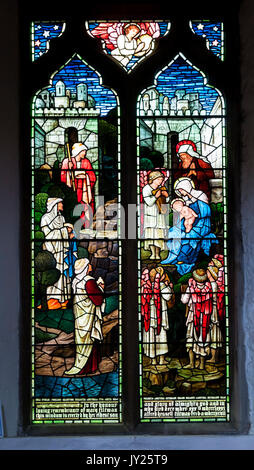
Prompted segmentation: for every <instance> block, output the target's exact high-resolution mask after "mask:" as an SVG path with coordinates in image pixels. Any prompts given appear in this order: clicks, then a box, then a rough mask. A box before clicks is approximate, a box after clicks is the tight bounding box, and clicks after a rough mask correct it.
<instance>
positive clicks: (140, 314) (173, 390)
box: [31, 16, 231, 429]
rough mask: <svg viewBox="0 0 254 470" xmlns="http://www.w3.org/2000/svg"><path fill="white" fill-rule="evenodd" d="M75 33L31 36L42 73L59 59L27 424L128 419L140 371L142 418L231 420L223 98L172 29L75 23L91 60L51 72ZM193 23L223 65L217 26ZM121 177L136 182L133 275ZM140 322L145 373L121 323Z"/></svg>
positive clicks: (38, 206) (61, 27)
mask: <svg viewBox="0 0 254 470" xmlns="http://www.w3.org/2000/svg"><path fill="white" fill-rule="evenodd" d="M88 17H89V18H91V17H90V16H88ZM67 26H68V21H67V20H66V22H65V21H55V22H50V21H48V22H46V21H45V22H38V21H36V22H33V23H32V25H31V32H32V35H31V43H32V48H31V49H32V62H34V64H33V66H35V67H34V69H35V68H36V67H38V66H39V64H40V62H42V61H43V60H44V59H46V58H47V57H50V60H49V63H50V67H49V70H50V72H49V73H48V75H47V81H46V82H45V83H44V86H38V88H37V91H36V93H35V94H34V96H33V100H32V116H31V117H32V136H31V178H32V194H31V206H32V227H31V228H32V237H31V249H32V276H31V292H32V423H33V424H43V425H45V424H66V423H68V424H70V423H74V424H78V423H80V424H86V423H87V424H110V423H118V424H119V423H124V424H125V420H124V416H125V418H126V416H128V406H129V401H130V398H129V397H130V395H129V392H130V383H131V380H130V379H129V376H130V375H131V374H132V367H133V370H134V372H133V375H135V377H134V382H133V383H135V380H136V384H137V383H139V387H138V386H137V387H136V390H135V391H134V393H133V395H134V394H135V393H136V397H138V399H137V401H138V400H139V409H137V410H136V411H137V413H138V416H139V418H138V420H139V422H141V423H149V424H151V426H152V425H153V423H179V422H228V421H230V413H231V410H230V407H229V403H230V387H229V385H230V375H229V366H230V361H229V320H228V315H229V314H228V232H227V213H228V202H227V181H228V180H227V176H228V167H227V164H228V161H227V145H226V105H225V96H224V91H225V90H224V89H223V91H221V90H220V89H219V87H218V88H217V87H216V85H215V83H216V80H214V78H213V80H211V82H210V77H209V74H208V73H207V67H206V64H204V69H203V68H202V67H201V65H200V63H199V66H197V64H196V62H195V54H194V57H193V56H191V57H189V56H188V55H187V54H184V53H183V52H181V51H180V50H178V46H177V44H175V43H174V44H172V43H171V42H170V35H171V22H170V21H168V20H167V21H166V20H153V21H147V22H145V21H142V19H139V20H138V21H134V20H120V19H118V20H116V21H112V22H109V21H106V20H105V19H104V20H102V21H99V20H98V19H97V20H93V21H91V20H90V19H89V20H87V21H85V20H84V21H83V20H82V31H81V32H80V35H79V36H78V34H77V36H76V37H75V41H81V37H82V38H83V40H84V41H87V42H86V44H90V45H91V43H92V44H94V49H93V51H92V52H91V51H88V50H87V49H86V47H85V46H84V44H83V43H82V44H81V45H80V47H79V44H78V47H76V48H74V51H75V52H73V54H72V55H71V54H70V56H68V58H67V56H65V59H64V61H63V63H61V64H60V65H59V64H58V65H57V66H56V67H55V69H54V72H53V71H52V64H55V62H54V61H53V60H52V56H50V53H51V50H52V49H54V48H53V47H52V48H51V47H50V40H51V39H56V42H55V44H57V43H60V42H61V41H62V46H63V45H66V43H67V41H68V40H69V39H68V38H70V37H71V33H72V30H71V28H70V29H69V30H68V27H67ZM79 26H81V20H80V25H79ZM172 26H173V22H172ZM72 27H73V25H72ZM185 28H186V30H185V34H186V36H187V33H188V35H189V36H188V37H192V38H193V44H194V43H195V45H196V44H197V43H198V44H199V43H200V47H201V49H202V50H204V49H205V48H204V47H203V48H202V42H201V38H203V40H204V41H205V44H206V47H207V49H209V50H210V51H211V52H212V53H213V54H214V55H216V56H217V57H218V58H219V59H221V60H219V59H218V60H217V62H218V63H219V64H220V66H222V65H223V63H222V61H223V60H224V24H223V22H212V21H208V20H202V21H201V20H199V21H196V20H192V21H189V20H188V22H186V25H185ZM172 29H173V28H172ZM67 30H68V31H67ZM191 30H192V32H191ZM186 31H187V33H186ZM66 34H67V39H66ZM68 34H69V36H68ZM173 34H175V33H174V32H173ZM194 35H196V36H201V38H200V41H199V39H196V38H195V36H194ZM173 37H176V36H173ZM77 38H79V39H77ZM163 41H165V42H164V43H163ZM81 42H82V41H81ZM162 44H164V47H163V54H160V55H159V54H158V55H157V52H158V51H160V45H162ZM97 45H98V46H99V47H97ZM92 47H93V46H91V48H92ZM167 47H168V48H169V53H168V56H167ZM70 50H71V47H70ZM101 50H102V51H103V53H102V52H101ZM95 51H96V52H95ZM172 51H174V52H173V53H172ZM175 51H177V53H176V52H175ZM205 52H206V53H207V57H208V58H209V59H212V60H213V63H214V61H215V58H214V57H213V55H212V54H210V52H208V50H206V49H205ZM45 53H47V56H46V58H45V57H44V58H43V59H42V61H40V57H41V56H42V55H44V54H45ZM86 53H87V55H86ZM68 54H69V52H68ZM93 54H94V55H95V57H96V58H95V60H94V57H93ZM96 54H97V56H96ZM165 54H166V55H165ZM106 55H107V56H109V57H110V59H112V60H114V62H115V63H116V64H117V65H119V67H115V66H114V64H113V62H112V61H111V60H110V59H107V58H106V57H105V56H106ZM158 56H159V59H158ZM162 56H163V57H162ZM55 57H56V56H53V59H54V58H55ZM97 57H98V60H97ZM90 59H91V62H90ZM153 59H155V60H154V61H153ZM93 60H94V61H93ZM100 60H101V63H100ZM149 61H151V62H150V64H152V68H151V70H152V71H151V73H150V69H149ZM94 64H98V68H97V66H96V65H94ZM101 64H102V65H101ZM111 66H113V69H114V70H115V74H112V76H111ZM143 66H144V67H145V68H143V70H146V71H148V72H149V73H148V74H147V75H146V76H145V74H143V70H142V67H143ZM139 67H140V68H139ZM156 67H157V68H156ZM134 68H135V72H134V73H133V74H130V72H132V71H133V69H134ZM37 70H38V69H37ZM122 70H124V71H126V72H127V73H123V72H122ZM139 70H140V73H139ZM117 73H119V76H118V75H117ZM104 74H105V77H106V79H105V81H104ZM135 74H136V80H137V82H138V85H137V86H134V88H135V91H133V88H132V87H133V85H135ZM35 75H36V74H35ZM119 77H124V78H123V80H122V82H121V79H119ZM133 77H134V78H133ZM132 78H133V80H132ZM111 86H112V87H111ZM34 89H36V87H35V88H34ZM129 98H130V107H128V109H129V110H130V109H131V106H132V105H133V108H132V109H133V115H132V114H131V113H130V114H128V113H127V114H126V104H127V101H128V100H129ZM121 100H122V101H121ZM135 110H136V112H135ZM126 116H128V118H127V119H126ZM128 119H129V122H127V121H128ZM122 123H124V126H123V125H122ZM134 128H135V131H136V135H135V132H134V133H132V131H133V129H134ZM120 137H121V138H120ZM133 142H134V144H133ZM128 146H129V147H128ZM126 147H128V148H129V153H128V151H127V152H125V149H126ZM130 149H132V154H131V155H130ZM133 150H134V152H135V151H137V158H136V154H135V153H133ZM123 155H124V156H126V155H127V156H128V158H129V159H130V162H129V163H128V165H127V166H126V161H124V157H123ZM123 168H124V169H126V168H128V169H130V168H131V169H132V171H133V170H134V172H135V174H134V176H135V178H136V171H137V178H136V183H137V194H136V186H135V188H134V189H135V191H134V196H135V197H136V195H137V199H136V202H137V204H136V206H135V210H136V209H137V220H136V217H135V223H136V222H137V248H138V249H137V251H136V252H135V253H134V258H133V271H132V272H129V271H127V270H126V271H125V268H126V266H127V264H128V263H130V261H128V263H127V262H126V259H125V258H124V256H125V257H126V256H127V255H128V253H132V255H133V252H132V251H130V250H129V251H128V246H130V245H128V244H129V240H128V239H127V240H126V239H124V238H125V236H127V232H128V227H127V230H126V234H125V233H123V225H124V221H125V214H124V217H123V214H122V209H123V208H122V206H121V203H122V198H123V199H124V201H127V204H126V208H127V205H128V201H129V193H131V192H132V189H133V188H131V187H130V180H131V179H130V178H129V176H130V175H129V174H128V175H127V174H125V173H124V171H123ZM127 179H128V184H126V186H125V181H127ZM132 181H133V180H132ZM133 187H134V185H133ZM126 193H127V194H126ZM128 210H129V208H128ZM135 216H136V214H135ZM128 217H129V214H128ZM127 219H128V218H127ZM127 219H126V220H127ZM128 220H130V219H128ZM135 243H136V241H135ZM125 248H126V252H127V255H126V253H125V252H124V249H125ZM135 249H136V248H135ZM123 260H124V261H123ZM128 266H129V264H128ZM136 267H137V270H136V272H135V273H134V271H135V269H136ZM135 275H136V276H137V283H136V285H135V286H134V289H133V292H131V296H133V299H134V300H135V301H136V304H135V305H136V307H135V308H134V309H133V311H132V312H130V308H129V307H128V305H125V304H124V302H123V298H124V299H125V302H126V303H128V298H127V296H126V292H127V293H130V290H129V289H130V288H129V286H128V282H129V279H131V278H132V277H135ZM135 282H136V281H135ZM132 285H133V284H132ZM126 286H127V287H126ZM133 299H132V301H133ZM123 304H124V305H123ZM132 305H133V302H132ZM123 312H124V313H123ZM133 318H135V319H136V324H135V325H136V326H137V328H136V327H135V328H133V335H134V337H135V334H136V339H137V341H136V344H135V345H134V346H135V347H136V349H137V356H136V364H135V366H136V365H138V369H137V368H135V369H134V366H133V364H132V363H130V362H131V361H129V356H128V351H129V350H128V347H129V346H128V345H127V342H128V335H127V334H126V332H125V331H124V328H123V325H124V324H125V326H126V324H127V323H128V328H129V331H130V326H129V325H130V322H131V321H133ZM134 330H136V331H134ZM124 364H125V368H124ZM124 374H125V375H124ZM124 376H125V377H128V384H127V385H126V383H125V381H124V379H123V377H124ZM132 392H133V391H132ZM133 395H132V396H133ZM123 397H124V398H123ZM124 399H125V401H124ZM128 400H129V401H128ZM136 405H137V402H136ZM136 405H135V404H134V405H133V408H134V407H135V406H136ZM124 413H125V415H124ZM149 429H151V428H149Z"/></svg>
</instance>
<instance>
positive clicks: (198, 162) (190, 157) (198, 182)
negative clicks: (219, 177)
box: [174, 140, 214, 201]
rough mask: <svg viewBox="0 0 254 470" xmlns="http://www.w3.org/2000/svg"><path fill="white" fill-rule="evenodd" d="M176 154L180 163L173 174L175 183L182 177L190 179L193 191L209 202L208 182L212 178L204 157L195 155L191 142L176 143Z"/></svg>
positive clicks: (195, 148)
mask: <svg viewBox="0 0 254 470" xmlns="http://www.w3.org/2000/svg"><path fill="white" fill-rule="evenodd" d="M176 153H177V155H178V156H179V158H180V162H179V166H178V170H176V171H175V172H174V179H175V181H176V180H177V179H178V178H181V177H183V176H187V177H188V178H191V179H192V181H193V182H194V184H195V189H199V190H200V191H203V192H204V193H205V194H206V195H207V197H208V199H209V201H210V199H211V191H210V185H209V180H210V179H212V178H214V171H213V169H212V167H211V164H210V163H209V162H208V160H207V159H206V158H205V157H201V156H200V155H199V154H198V153H197V147H196V145H195V144H194V142H192V140H181V141H180V142H178V144H177V146H176Z"/></svg>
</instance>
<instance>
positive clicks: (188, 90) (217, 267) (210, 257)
mask: <svg viewBox="0 0 254 470" xmlns="http://www.w3.org/2000/svg"><path fill="white" fill-rule="evenodd" d="M138 136H139V137H138V204H139V294H140V296H139V299H140V302H139V314H140V317H139V318H140V334H141V337H142V342H141V350H140V351H141V352H140V365H141V370H142V386H141V389H140V393H141V403H142V405H141V419H142V421H144V422H146V421H149V422H150V421H179V420H180V421H196V420H198V421H200V420H201V421H206V420H207V421H223V420H224V421H227V420H228V419H229V408H228V399H229V376H228V369H227V364H228V361H229V357H228V341H229V337H228V317H227V225H226V221H227V199H226V182H227V165H226V158H225V106H224V100H223V97H222V95H221V93H220V92H219V91H218V90H217V89H215V88H213V87H211V86H209V85H208V83H207V80H206V77H205V76H204V74H203V73H202V72H201V71H200V70H198V69H196V68H195V67H194V66H193V65H192V64H191V63H190V62H189V61H188V60H187V59H186V57H184V56H183V54H179V55H178V56H176V57H175V59H174V60H173V61H172V62H171V63H170V64H169V65H168V66H166V67H165V68H164V69H163V70H161V71H160V72H159V73H158V74H157V75H156V77H155V80H154V85H152V86H151V87H149V88H147V89H145V90H143V92H142V93H141V95H140V96H139V101H138Z"/></svg>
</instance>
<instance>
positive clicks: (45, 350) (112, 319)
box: [35, 310, 118, 377]
mask: <svg viewBox="0 0 254 470" xmlns="http://www.w3.org/2000/svg"><path fill="white" fill-rule="evenodd" d="M117 325H118V311H117V310H115V311H114V312H112V313H110V314H109V315H106V316H105V317H104V318H103V327H102V331H103V336H104V338H106V337H108V335H109V333H110V332H111V331H112V329H113V328H114V327H117ZM35 326H36V328H39V329H40V330H41V331H43V332H45V333H48V334H50V335H52V339H50V340H48V341H46V342H44V343H37V344H36V346H35V365H36V366H35V374H36V375H46V376H56V377H57V376H58V377H62V376H63V375H64V373H65V371H66V370H69V369H70V368H71V367H72V365H73V364H74V361H75V344H74V333H69V334H67V333H65V332H64V331H60V330H57V329H55V328H47V327H43V326H40V325H38V324H36V325H35ZM117 365H118V352H114V353H113V354H112V355H111V356H104V357H103V358H102V360H101V362H100V364H99V368H98V370H97V371H96V372H94V373H93V374H86V376H92V375H99V374H106V373H109V372H113V371H114V370H116V369H117ZM79 377H81V376H80V375H79Z"/></svg>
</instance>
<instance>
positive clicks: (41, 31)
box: [33, 21, 64, 60]
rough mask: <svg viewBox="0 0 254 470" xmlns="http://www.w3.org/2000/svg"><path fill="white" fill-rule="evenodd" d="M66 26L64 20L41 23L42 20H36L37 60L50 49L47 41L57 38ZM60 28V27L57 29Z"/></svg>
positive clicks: (35, 51) (35, 56)
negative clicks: (38, 43) (38, 42)
mask: <svg viewBox="0 0 254 470" xmlns="http://www.w3.org/2000/svg"><path fill="white" fill-rule="evenodd" d="M63 26H64V22H58V21H56V22H54V23H41V22H34V40H33V46H34V55H33V59H34V60H37V59H39V57H40V56H41V55H43V54H45V52H47V51H48V46H47V43H48V42H49V41H50V39H53V38H57V37H58V36H60V34H61V33H62V30H63ZM56 28H58V29H56ZM45 31H46V35H47V37H45ZM37 41H40V45H36V44H35V43H36V42H37Z"/></svg>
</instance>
